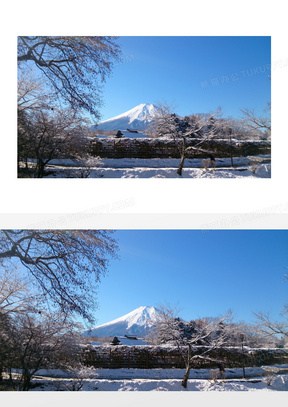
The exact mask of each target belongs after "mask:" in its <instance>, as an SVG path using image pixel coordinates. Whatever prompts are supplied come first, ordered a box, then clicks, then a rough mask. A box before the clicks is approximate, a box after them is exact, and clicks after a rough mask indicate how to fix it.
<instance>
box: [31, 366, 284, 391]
mask: <svg viewBox="0 0 288 407" xmlns="http://www.w3.org/2000/svg"><path fill="white" fill-rule="evenodd" d="M225 370H226V378H225V379H219V378H215V379H214V373H216V374H217V373H218V370H213V369H210V370H209V369H194V370H191V372H190V378H189V380H188V385H187V388H186V389H184V388H183V387H182V386H181V380H182V378H183V376H184V372H185V370H184V369H95V370H93V376H96V377H93V378H92V377H91V378H87V379H85V380H84V381H83V386H82V388H81V391H95V390H97V391H186V392H187V391H266V392H267V391H288V374H287V373H288V365H275V366H262V367H252V368H245V378H243V371H242V369H239V368H237V369H234V368H233V369H225ZM277 371H278V373H277ZM36 383H37V385H38V386H37V387H34V388H32V389H31V391H47V390H48V391H54V390H69V386H72V379H71V378H68V377H67V376H66V377H65V375H64V374H63V372H61V371H59V370H58V371H57V370H56V371H52V370H51V371H47V370H39V371H38V372H37V375H36V376H35V377H34V379H33V384H36Z"/></svg>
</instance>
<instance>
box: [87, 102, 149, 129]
mask: <svg viewBox="0 0 288 407" xmlns="http://www.w3.org/2000/svg"><path fill="white" fill-rule="evenodd" d="M155 114H156V108H155V106H154V105H153V104H151V103H150V104H149V103H141V104H140V105H138V106H136V107H134V108H133V109H131V110H128V111H127V112H125V113H122V114H120V115H119V116H115V117H112V119H108V120H105V121H103V122H100V123H98V124H97V125H96V126H93V127H92V129H93V130H126V129H129V130H142V131H143V130H146V129H147V127H148V126H149V124H150V122H151V121H152V120H153V117H154V116H155Z"/></svg>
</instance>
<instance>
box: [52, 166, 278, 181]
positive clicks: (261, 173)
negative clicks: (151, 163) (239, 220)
mask: <svg viewBox="0 0 288 407" xmlns="http://www.w3.org/2000/svg"><path fill="white" fill-rule="evenodd" d="M47 170H50V171H51V170H52V172H51V173H50V174H49V175H47V176H46V177H45V178H66V177H69V170H67V169H66V168H59V167H58V168H56V167H48V168H47ZM74 177H76V178H77V177H78V178H81V169H79V168H75V169H74V170H73V178H74ZM88 178H271V164H260V165H259V166H258V167H257V169H256V171H254V170H253V169H252V168H250V167H243V168H238V169H236V168H235V169H231V168H222V169H220V168H216V170H215V171H214V170H211V169H208V170H207V171H206V170H204V169H201V168H184V169H183V172H182V176H179V175H178V174H177V172H176V168H171V167H170V168H169V167H168V168H142V167H138V168H137V167H136V168H118V169H117V168H99V169H91V170H90V175H89V177H88Z"/></svg>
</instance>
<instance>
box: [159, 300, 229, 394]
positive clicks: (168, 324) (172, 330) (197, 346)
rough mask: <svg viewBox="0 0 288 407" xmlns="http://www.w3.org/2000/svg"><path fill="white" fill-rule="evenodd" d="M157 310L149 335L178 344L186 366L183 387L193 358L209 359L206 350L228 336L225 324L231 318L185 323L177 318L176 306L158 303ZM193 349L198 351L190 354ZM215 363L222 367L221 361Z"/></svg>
mask: <svg viewBox="0 0 288 407" xmlns="http://www.w3.org/2000/svg"><path fill="white" fill-rule="evenodd" d="M156 311H157V313H156V321H155V324H154V329H153V331H152V334H151V335H153V336H154V340H155V339H156V341H158V342H160V343H170V344H172V345H176V346H177V348H178V351H179V354H180V355H181V357H182V359H183V361H184V363H185V367H186V371H185V374H184V377H183V380H182V383H181V384H182V386H183V387H184V388H186V387H187V383H188V379H189V374H190V370H191V365H192V362H193V361H194V360H196V359H208V360H211V358H209V353H210V352H211V351H212V350H214V349H216V348H219V347H221V346H223V345H224V344H226V341H227V337H228V331H227V329H226V323H227V322H228V321H229V319H230V314H229V313H228V314H227V315H226V316H223V317H221V318H220V317H219V318H217V319H212V320H211V321H209V320H208V319H205V318H202V319H199V320H197V321H190V322H189V323H187V322H185V321H183V320H182V319H180V318H178V317H176V310H175V308H173V307H171V306H169V305H160V306H159V307H158V308H157V310H156ZM203 345H205V347H204V348H203ZM193 350H194V351H197V352H194V354H193ZM214 362H215V363H216V364H217V365H219V368H220V369H221V370H222V369H224V368H223V365H222V363H221V361H219V360H214Z"/></svg>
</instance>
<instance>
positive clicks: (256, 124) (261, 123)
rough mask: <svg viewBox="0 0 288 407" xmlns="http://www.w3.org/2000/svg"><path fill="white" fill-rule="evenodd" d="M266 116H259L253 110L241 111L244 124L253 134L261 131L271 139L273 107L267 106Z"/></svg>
mask: <svg viewBox="0 0 288 407" xmlns="http://www.w3.org/2000/svg"><path fill="white" fill-rule="evenodd" d="M265 111H266V115H265V116H258V115H256V114H255V112H254V110H253V109H247V108H246V109H241V112H242V114H243V116H244V119H243V121H244V123H245V125H246V126H247V127H248V129H250V130H251V131H252V132H254V133H255V132H258V134H259V131H260V132H261V133H262V134H264V133H266V134H267V138H268V139H269V138H270V137H271V105H270V103H269V104H268V105H267V107H266V109H265Z"/></svg>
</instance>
